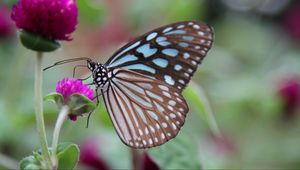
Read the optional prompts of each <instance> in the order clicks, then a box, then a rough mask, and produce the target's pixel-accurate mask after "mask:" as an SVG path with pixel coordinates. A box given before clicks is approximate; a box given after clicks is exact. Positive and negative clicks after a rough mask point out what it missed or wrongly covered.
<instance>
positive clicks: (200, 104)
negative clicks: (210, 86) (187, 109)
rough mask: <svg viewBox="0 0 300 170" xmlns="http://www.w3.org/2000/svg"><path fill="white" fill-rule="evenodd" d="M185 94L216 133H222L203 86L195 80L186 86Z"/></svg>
mask: <svg viewBox="0 0 300 170" xmlns="http://www.w3.org/2000/svg"><path fill="white" fill-rule="evenodd" d="M184 96H185V98H186V99H187V100H188V103H191V105H193V106H194V108H197V109H196V110H195V111H196V112H197V113H198V114H199V116H200V117H201V118H204V120H205V121H206V122H207V124H208V126H209V128H210V129H211V131H212V132H213V133H214V134H215V135H221V132H220V130H219V127H218V124H217V122H216V120H215V117H214V114H213V111H212V109H211V106H210V104H209V101H208V99H207V97H206V95H205V93H204V91H203V89H202V88H201V86H199V85H197V84H196V83H194V82H191V83H190V85H189V86H188V87H187V88H186V90H185V92H184Z"/></svg>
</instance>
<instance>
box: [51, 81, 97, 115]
mask: <svg viewBox="0 0 300 170" xmlns="http://www.w3.org/2000/svg"><path fill="white" fill-rule="evenodd" d="M56 92H57V93H59V94H61V95H62V96H63V97H64V103H65V104H67V103H68V100H69V98H70V96H71V95H73V94H75V93H79V94H81V95H83V96H86V97H87V98H89V99H90V100H93V99H94V98H95V94H94V90H93V89H91V88H90V87H89V86H88V85H87V84H83V83H82V81H81V80H77V79H73V78H64V79H62V80H61V81H58V83H57V85H56ZM69 118H70V119H71V120H73V121H75V120H77V115H74V114H72V113H71V114H69Z"/></svg>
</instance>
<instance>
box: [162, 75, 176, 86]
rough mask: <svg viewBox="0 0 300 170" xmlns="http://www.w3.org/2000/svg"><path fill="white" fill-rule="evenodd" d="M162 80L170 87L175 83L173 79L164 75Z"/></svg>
mask: <svg viewBox="0 0 300 170" xmlns="http://www.w3.org/2000/svg"><path fill="white" fill-rule="evenodd" d="M164 78H165V82H166V83H168V84H170V85H174V84H175V81H174V79H173V78H172V77H171V76H169V75H165V76H164Z"/></svg>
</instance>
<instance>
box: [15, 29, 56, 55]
mask: <svg viewBox="0 0 300 170" xmlns="http://www.w3.org/2000/svg"><path fill="white" fill-rule="evenodd" d="M20 40H21V42H22V44H23V45H24V46H25V47H26V48H28V49H30V50H33V51H40V52H51V51H54V50H56V49H58V48H59V47H60V44H59V43H58V42H57V41H54V40H49V39H46V38H44V37H41V36H39V35H37V34H34V33H30V32H27V31H21V33H20Z"/></svg>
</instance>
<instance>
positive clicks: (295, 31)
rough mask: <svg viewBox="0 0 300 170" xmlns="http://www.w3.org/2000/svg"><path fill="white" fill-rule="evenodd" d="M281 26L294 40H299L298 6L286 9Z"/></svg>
mask: <svg viewBox="0 0 300 170" xmlns="http://www.w3.org/2000/svg"><path fill="white" fill-rule="evenodd" d="M283 24H284V27H285V28H286V30H287V31H288V33H289V34H290V35H291V36H292V37H293V38H294V39H296V40H300V4H299V3H298V4H296V5H293V6H292V7H290V8H288V9H287V11H286V12H285V14H284V15H283Z"/></svg>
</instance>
